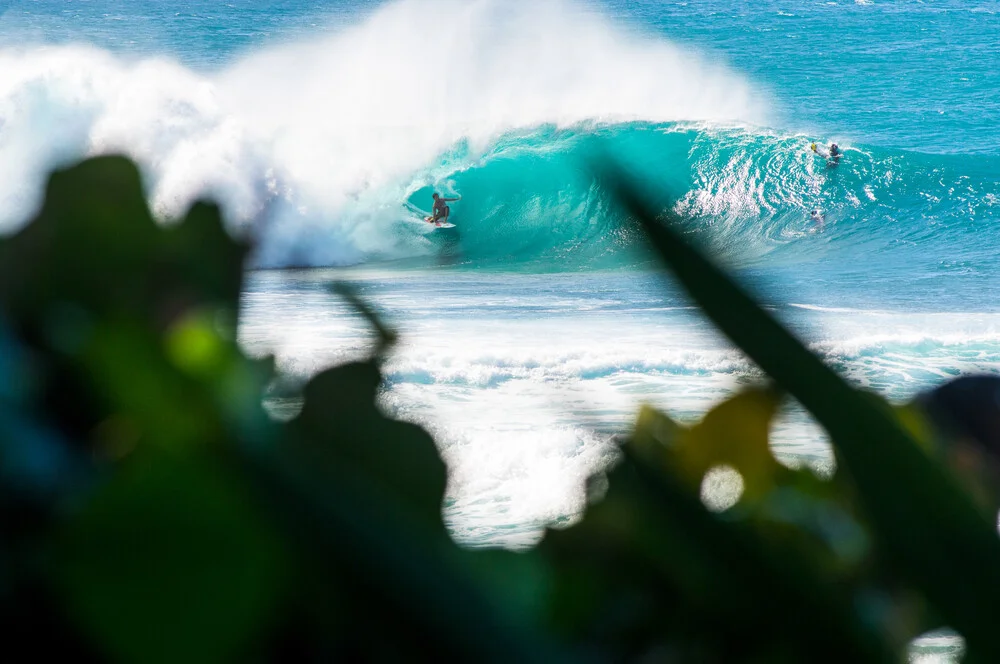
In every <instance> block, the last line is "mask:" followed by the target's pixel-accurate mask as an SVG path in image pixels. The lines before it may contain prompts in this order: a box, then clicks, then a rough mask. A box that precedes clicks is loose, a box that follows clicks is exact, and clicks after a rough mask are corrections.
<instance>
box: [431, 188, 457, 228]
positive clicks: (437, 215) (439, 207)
mask: <svg viewBox="0 0 1000 664" xmlns="http://www.w3.org/2000/svg"><path fill="white" fill-rule="evenodd" d="M432 198H433V199H434V208H433V209H432V213H433V216H432V217H431V218H430V219H429V220H428V221H430V222H431V223H432V224H439V223H448V215H450V214H451V208H450V207H448V203H453V202H454V201H457V200H459V198H461V197H459V198H445V197H444V196H438V195H437V193H436V192H435V194H434V195H433V196H432Z"/></svg>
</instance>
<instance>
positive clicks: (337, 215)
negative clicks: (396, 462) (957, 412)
mask: <svg viewBox="0 0 1000 664" xmlns="http://www.w3.org/2000/svg"><path fill="white" fill-rule="evenodd" d="M168 4H169V5H172V6H170V7H168V6H167V5H168ZM6 7H7V8H6V9H5V10H2V11H3V13H2V14H0V168H2V169H3V172H4V173H5V178H4V180H3V181H2V182H0V230H4V229H6V230H10V229H14V228H16V227H17V226H18V225H19V224H20V223H21V222H22V221H23V219H24V218H26V216H27V215H28V214H29V213H30V211H31V210H32V209H33V207H34V206H35V205H36V204H37V200H38V195H39V192H40V186H41V183H42V182H43V177H44V174H45V173H46V172H47V171H48V170H49V169H50V168H51V167H53V166H54V165H57V164H60V163H65V162H67V161H72V160H75V159H78V158H80V157H81V156H84V155H87V154H94V153H102V152H108V151H125V152H127V153H128V154H131V155H132V156H133V157H135V158H136V159H137V160H138V162H139V163H140V164H141V166H142V168H143V171H144V175H145V177H146V181H147V186H148V190H149V198H150V201H151V204H152V205H153V207H154V209H155V210H156V211H157V213H158V214H159V215H160V216H161V217H162V218H164V219H169V218H170V217H172V216H175V215H177V214H179V213H181V212H182V211H183V210H184V209H185V208H186V206H187V205H189V204H190V202H191V201H192V200H194V199H195V198H196V197H198V196H204V195H208V196H212V197H214V198H217V199H218V200H220V201H221V202H222V204H223V206H224V210H225V212H226V215H227V218H228V221H229V223H230V225H231V226H232V228H233V229H234V231H235V232H239V233H249V234H252V235H253V236H254V237H256V238H257V239H258V240H259V245H258V250H257V252H256V254H255V257H254V260H255V261H256V267H258V268H270V267H287V266H290V265H292V266H298V267H301V268H312V269H301V270H296V271H276V270H266V269H260V270H258V271H255V272H254V273H253V274H252V275H251V276H250V279H249V283H248V286H247V290H246V293H245V296H244V311H243V325H242V330H241V340H242V342H243V344H244V346H245V347H246V348H247V350H248V351H249V352H251V353H254V354H265V353H272V352H273V353H275V354H276V355H277V356H278V359H279V362H280V363H281V365H282V366H284V367H285V368H286V369H288V370H289V371H291V372H294V373H296V374H300V375H303V376H307V375H309V374H311V373H314V372H315V371H317V370H319V369H321V368H322V367H323V366H327V365H329V364H330V363H333V362H337V361H342V360H344V359H347V358H350V357H356V356H359V355H361V354H363V353H364V352H365V350H366V348H367V344H368V343H369V342H370V337H369V335H368V333H367V332H366V331H365V329H364V327H363V325H362V324H361V323H360V322H359V321H357V320H356V319H355V318H354V317H353V316H352V315H351V313H350V312H349V311H348V310H346V309H345V308H344V307H343V305H342V304H341V303H339V302H337V301H336V300H334V299H333V298H332V297H331V296H330V295H329V294H328V292H327V290H326V288H325V285H326V284H327V283H328V282H329V280H331V279H350V280H353V281H354V282H355V283H356V284H357V285H358V287H359V288H360V290H361V292H362V294H363V295H364V296H365V297H366V298H367V299H369V300H370V301H372V302H373V303H374V304H375V305H376V306H377V307H379V308H380V309H381V310H382V311H383V313H384V315H385V316H386V317H387V318H388V319H390V320H391V321H392V322H394V323H395V324H397V325H398V326H399V327H400V328H401V329H402V330H403V333H404V336H403V339H404V343H403V345H402V347H401V349H400V351H399V353H398V355H397V356H396V357H395V358H394V359H393V360H392V362H391V363H390V365H389V367H388V380H387V385H386V389H385V391H384V394H383V404H384V406H385V407H386V408H387V409H389V410H390V411H392V412H394V413H396V414H397V415H399V416H402V417H405V418H408V419H411V420H414V421H418V422H421V423H422V424H424V425H425V426H427V427H428V428H429V429H431V430H432V431H433V432H434V434H435V436H436V438H437V439H438V441H439V443H440V445H441V450H442V453H443V455H444V456H445V458H446V460H447V461H448V463H449V467H450V469H451V479H450V484H449V489H448V499H447V501H446V505H445V516H446V519H447V520H448V523H449V527H450V528H451V531H452V533H453V535H454V536H455V537H456V539H458V540H460V541H462V542H465V543H468V544H470V545H492V544H504V545H507V546H515V547H516V546H525V545H529V544H531V543H532V542H534V541H535V540H536V539H537V537H538V536H539V533H540V531H541V528H542V527H544V525H545V524H550V523H565V522H568V521H571V520H572V519H574V518H576V517H577V516H578V515H579V514H580V512H581V510H582V509H583V501H584V498H583V493H582V482H583V479H584V478H585V477H586V476H587V475H588V474H590V473H593V472H596V471H599V470H600V469H602V468H604V467H606V466H607V464H609V463H611V462H612V461H613V460H614V458H615V445H614V443H613V440H612V436H613V434H615V433H619V432H622V431H625V430H627V428H628V426H629V423H630V421H631V420H632V418H633V417H634V414H635V410H636V408H637V406H638V404H639V403H641V402H643V401H649V402H653V403H656V404H658V405H660V406H662V407H664V408H666V409H667V410H669V411H670V412H672V413H673V414H675V415H677V416H678V417H681V418H688V419H690V418H693V417H696V416H697V415H698V413H701V412H703V411H704V410H705V409H706V408H707V407H709V406H710V405H711V404H712V403H713V402H714V401H716V400H718V399H720V398H722V397H723V396H725V395H726V394H728V393H730V392H731V391H732V390H733V389H735V388H737V387H738V386H739V385H741V384H745V383H747V382H752V381H754V380H756V379H757V378H759V376H758V374H757V372H756V370H755V368H754V367H753V366H751V365H750V364H749V363H748V362H747V361H746V360H745V358H743V357H742V356H741V355H740V354H739V353H737V352H736V351H734V350H733V349H732V348H730V347H729V346H728V345H727V344H726V343H725V342H724V341H723V340H721V339H719V338H718V336H717V335H716V334H715V333H714V331H713V330H712V329H711V328H710V327H708V326H707V325H706V324H705V322H704V321H703V320H702V319H701V318H700V317H699V316H698V314H697V312H696V311H694V310H693V309H692V308H691V307H690V305H689V303H688V302H687V301H686V300H685V299H684V298H683V296H682V295H681V294H679V293H678V292H677V291H676V289H674V288H673V287H672V286H671V285H670V284H669V282H666V281H664V280H663V279H662V278H661V277H660V276H659V275H657V274H655V273H653V272H651V271H650V262H649V256H648V255H646V254H645V253H644V252H643V250H642V248H641V247H640V246H638V245H637V242H636V238H635V236H634V233H633V232H632V231H630V230H629V228H628V226H627V225H624V224H623V223H622V219H621V215H620V213H619V211H618V210H617V209H616V207H615V205H614V204H613V202H612V201H611V200H609V198H608V197H607V195H606V192H604V191H603V190H602V188H601V187H600V186H599V184H598V183H597V181H596V179H595V178H594V177H593V174H592V173H591V172H590V170H589V167H588V165H587V164H588V161H587V160H588V158H590V157H592V156H593V155H594V154H597V153H599V152H600V151H602V150H603V151H609V152H611V153H612V154H614V155H616V156H617V157H618V158H619V159H620V160H621V161H622V162H624V163H627V164H628V165H629V166H630V167H631V168H634V169H635V170H636V172H637V173H639V174H640V175H641V177H643V178H644V181H645V182H647V183H648V185H649V187H650V189H651V191H655V192H657V195H662V196H663V200H664V204H665V205H667V206H670V207H672V208H673V209H674V210H675V211H676V212H678V213H680V214H681V215H682V216H683V218H684V224H685V231H686V232H687V233H688V234H689V235H690V236H691V237H692V238H694V239H697V240H698V241H700V242H703V243H704V244H706V245H707V246H709V247H711V248H712V249H713V250H715V251H716V253H717V255H719V256H720V257H721V259H722V260H724V261H726V262H727V263H728V264H729V265H730V266H731V267H732V268H733V269H734V270H735V271H737V272H738V273H739V274H740V275H741V276H742V277H743V278H744V279H745V280H746V281H747V283H749V284H750V286H751V287H752V288H753V289H754V290H756V291H757V292H758V293H759V294H760V297H761V298H762V299H763V300H764V301H765V302H766V303H767V304H768V305H769V306H771V307H773V308H774V310H775V311H776V312H777V313H778V315H779V316H781V317H782V318H783V319H784V320H786V321H787V322H788V323H789V325H791V326H792V327H793V328H794V329H795V330H796V331H798V332H799V333H800V334H801V335H802V336H803V337H804V338H806V339H807V340H808V341H809V342H810V344H811V346H812V347H813V349H814V350H815V351H816V352H817V353H819V354H821V355H822V356H823V357H824V358H825V359H826V360H827V361H828V362H829V363H830V364H832V365H833V366H834V367H836V368H837V369H838V370H839V371H840V372H842V373H843V374H844V375H845V376H847V377H848V378H849V379H850V380H852V381H853V382H855V383H856V384H858V385H863V386H866V387H870V388H872V389H875V390H877V391H879V392H881V393H882V394H884V395H886V396H887V397H889V398H891V399H893V400H895V401H903V400H906V399H908V398H910V397H912V395H914V394H915V393H917V392H919V391H920V390H923V389H927V388H929V387H931V386H934V385H936V384H939V383H940V382H941V381H943V380H945V379H947V378H949V377H951V376H955V375H959V374H961V373H963V372H972V371H991V372H996V371H998V370H1000V327H998V326H1000V307H998V305H997V300H996V297H995V294H996V292H997V288H996V287H997V284H998V277H1000V275H998V262H997V260H996V258H995V255H996V249H997V247H998V240H1000V227H998V221H1000V131H998V129H997V127H1000V95H998V94H997V93H996V91H997V89H1000V67H998V64H1000V56H998V51H997V47H996V35H998V34H1000V2H995V1H994V2H987V1H979V2H958V1H955V0H936V1H935V2H933V3H931V2H926V3H924V2H918V1H916V2H904V1H896V2H889V1H882V0H864V1H862V0H858V1H856V2H844V1H840V2H797V3H790V2H788V3H785V2H773V1H771V0H765V1H763V2H757V3H752V4H751V3H745V2H734V1H723V0H703V1H700V2H664V1H659V0H639V1H635V0H632V1H629V2H623V1H618V0H608V1H606V2H586V3H585V2H500V1H499V0H497V1H495V2H491V1H482V2H458V1H454V2H453V1H448V0H429V1H426V2H422V1H417V0H402V1H400V2H391V3H378V2H358V1H354V2H326V3H324V2H316V1H310V2H304V1H297V0H296V1H293V0H288V1H285V2H266V3H265V2H259V1H256V0H252V1H251V0H242V1H241V0H232V1H230V2H208V1H185V2H183V3H162V2H158V1H157V2H154V1H151V0H139V1H136V0H132V1H130V2H124V1H112V0H75V1H74V2H63V1H61V0H59V1H57V0H32V1H28V0H14V1H13V3H12V4H8V5H7V6H6ZM813 142H816V143H819V144H820V145H827V144H829V143H830V142H837V143H838V144H839V145H840V146H841V147H842V148H843V149H844V151H845V155H844V157H843V158H842V159H841V160H840V162H839V163H837V164H835V165H831V164H830V163H828V162H827V160H826V159H824V158H822V157H820V156H818V155H816V154H815V153H813V152H812V151H811V150H810V147H809V146H810V144H811V143H813ZM435 190H436V191H441V192H444V193H446V194H458V195H461V196H462V200H461V201H460V202H458V203H455V204H453V217H452V219H453V221H455V222H456V224H457V228H456V229H455V230H454V231H433V230H431V229H430V228H429V227H428V226H426V225H425V224H423V223H422V222H421V221H420V212H419V210H426V209H428V208H429V207H430V202H431V201H430V194H431V193H432V191H435ZM812 210H819V211H820V212H821V214H822V215H823V218H824V221H823V227H822V229H818V228H816V226H815V224H814V223H813V222H812V221H811V220H810V212H811V211H812ZM268 406H269V408H271V409H272V410H273V411H274V413H275V415H276V416H279V417H285V416H288V415H289V414H291V413H294V412H295V408H296V405H295V403H293V402H281V401H277V400H275V401H270V402H269V404H268ZM775 441H776V442H775V449H776V451H777V452H778V453H779V455H781V457H782V458H783V459H785V460H787V461H789V462H790V463H810V464H814V465H816V466H818V467H821V468H827V469H828V468H829V466H830V464H831V463H832V461H831V460H830V455H829V450H828V448H827V446H826V444H825V442H824V439H823V435H822V432H820V431H818V430H817V429H816V428H815V427H814V426H813V425H812V424H811V422H810V420H809V419H808V417H807V416H806V414H804V413H802V412H801V411H799V410H796V409H795V408H790V409H789V411H788V412H787V413H786V414H785V415H784V416H783V419H782V421H781V422H780V423H779V425H778V426H777V427H776V429H775ZM949 647H951V646H949Z"/></svg>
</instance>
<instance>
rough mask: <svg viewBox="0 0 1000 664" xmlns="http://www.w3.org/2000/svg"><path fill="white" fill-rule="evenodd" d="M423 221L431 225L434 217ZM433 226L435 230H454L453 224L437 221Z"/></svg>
mask: <svg viewBox="0 0 1000 664" xmlns="http://www.w3.org/2000/svg"><path fill="white" fill-rule="evenodd" d="M424 221H426V222H427V223H432V222H433V221H434V217H424ZM434 226H435V227H437V228H454V227H455V224H449V223H448V222H447V221H439V222H437V223H436V224H434Z"/></svg>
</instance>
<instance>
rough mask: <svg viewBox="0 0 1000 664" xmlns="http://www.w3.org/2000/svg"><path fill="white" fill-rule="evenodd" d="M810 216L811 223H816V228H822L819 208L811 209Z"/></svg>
mask: <svg viewBox="0 0 1000 664" xmlns="http://www.w3.org/2000/svg"><path fill="white" fill-rule="evenodd" d="M810 216H811V217H812V221H813V224H815V225H816V230H818V231H821V230H823V221H824V219H823V213H822V212H820V211H819V210H813V211H812V214H811V215H810Z"/></svg>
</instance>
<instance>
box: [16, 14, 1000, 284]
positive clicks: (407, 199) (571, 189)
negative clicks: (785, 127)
mask: <svg viewBox="0 0 1000 664" xmlns="http://www.w3.org/2000/svg"><path fill="white" fill-rule="evenodd" d="M434 15H447V16H448V17H449V20H448V21H447V22H444V23H436V24H435V34H436V48H428V47H427V43H426V27H425V23H426V22H427V20H428V17H430V16H434ZM768 119H769V111H768V108H767V103H766V101H765V99H764V97H763V96H762V95H761V94H760V93H759V92H758V91H756V90H755V89H754V87H753V86H752V85H750V84H749V83H748V82H746V81H745V80H743V79H742V78H741V77H739V76H738V75H737V74H735V73H733V72H731V71H729V70H728V69H726V68H725V67H724V66H722V65H720V64H718V63H715V62H712V61H711V60H710V59H709V58H708V57H706V56H703V55H698V54H695V53H693V52H691V51H689V50H686V49H683V48H681V47H678V46H676V45H674V44H673V43H671V42H669V41H667V40H665V39H663V38H662V37H659V36H655V35H648V34H644V33H640V32H638V31H637V30H634V29H630V28H627V27H623V26H620V25H617V24H614V23H613V22H612V21H611V20H609V19H608V18H606V17H604V16H602V15H600V14H599V13H595V12H594V11H592V10H591V9H589V8H588V7H586V6H581V5H577V4H573V3H569V2H560V1H552V2H541V3H538V2H534V3H529V2H518V1H513V2H500V1H499V0H479V1H476V2H471V3H470V2H459V1H458V0H402V1H401V2H396V3H393V4H390V5H387V6H385V7H384V8H382V9H380V10H378V11H376V12H374V13H373V14H371V15H370V16H368V17H367V18H365V19H364V20H363V21H361V22H360V23H358V24H356V25H354V26H351V27H348V28H345V29H342V30H340V31H337V32H334V33H332V34H330V35H328V36H326V37H323V38H320V39H316V40H313V41H309V42H300V43H296V44H288V45H284V46H280V47H274V48H270V49H268V50H265V51H263V52H260V53H257V54H254V55H251V56H249V57H246V58H245V59H243V60H241V61H239V62H236V63H234V64H233V65H231V66H228V67H227V68H225V69H223V70H221V71H217V72H213V73H208V74H205V73H197V72H194V71H191V70H189V69H186V68H184V67H182V66H181V65H179V64H177V63H176V62H174V61H171V60H169V59H162V58H147V59H143V60H126V59H123V58H120V57H118V56H115V55H113V54H111V53H108V52H105V51H101V50H99V49H94V48H91V47H86V46H60V47H45V46H24V47H22V48H19V49H6V50H0V168H2V169H3V171H4V173H5V177H4V179H3V181H0V230H2V229H8V230H9V229H12V228H15V227H16V226H17V224H18V223H20V222H21V221H23V220H24V219H25V218H26V217H27V216H28V215H29V214H30V211H31V210H32V209H33V208H34V206H35V205H37V202H38V199H39V196H40V189H41V184H42V182H43V179H44V176H45V174H46V173H47V172H48V170H49V169H51V168H52V167H53V166H56V165H58V164H60V163H64V162H67V161H72V160H75V159H78V158H80V157H83V156H86V155H90V154H100V153H108V152H124V153H126V154H128V155H130V156H132V157H133V158H135V159H136V160H137V161H138V162H139V163H140V165H141V166H142V168H143V170H144V173H145V175H146V178H147V182H148V186H149V197H150V200H151V203H152V205H153V208H154V210H155V211H156V213H157V214H158V215H159V216H160V217H162V218H164V219H169V218H171V217H176V216H178V215H179V214H181V213H182V212H183V210H184V209H185V208H186V207H187V206H188V205H190V203H191V202H192V201H193V200H194V199H195V198H197V197H201V196H210V197H213V198H216V199H217V200H219V201H220V202H221V203H222V204H223V208H224V210H225V213H226V215H227V217H228V219H229V220H230V222H231V224H232V225H233V227H234V228H237V229H245V230H247V231H248V232H253V233H255V234H256V235H257V237H258V239H259V243H258V252H257V255H256V260H257V263H258V264H259V265H262V266H282V265H291V264H295V265H341V264H351V263H358V262H365V261H399V260H401V259H402V260H411V261H418V262H419V261H422V260H423V261H426V260H438V259H439V258H440V257H441V256H445V257H447V258H448V259H449V260H451V261H454V262H457V263H459V264H469V265H474V266H483V265H518V266H525V265H531V266H536V267H538V268H539V269H580V268H585V267H593V266H617V265H628V264H634V263H636V262H641V261H642V260H644V258H643V257H642V256H641V255H640V254H638V253H637V251H636V249H635V247H636V238H634V237H633V236H632V233H631V232H630V231H629V230H628V227H627V226H626V225H624V224H622V223H621V222H622V219H621V218H620V215H619V213H618V211H617V210H616V208H615V206H614V205H613V204H612V203H611V201H610V200H609V198H608V197H607V196H606V195H605V192H603V191H601V189H600V187H599V186H598V185H597V183H596V182H595V180H594V178H593V177H592V175H591V174H590V173H589V171H588V170H587V167H588V159H589V158H591V157H593V155H594V154H597V153H598V152H599V151H607V152H610V153H612V154H615V155H616V156H617V157H618V158H619V159H620V160H622V161H623V162H625V163H628V164H629V165H630V166H634V167H635V168H636V169H637V171H638V172H641V173H642V174H643V176H644V178H646V179H647V180H648V182H649V186H651V187H655V188H657V190H659V191H663V192H668V193H670V194H671V196H672V197H673V200H674V201H675V202H676V210H677V211H678V212H680V213H682V214H683V216H684V217H685V219H686V220H687V223H688V224H689V226H688V228H689V230H690V232H692V233H696V234H698V233H701V234H703V235H704V236H705V238H707V239H710V241H711V242H712V243H714V244H715V245H717V247H718V248H719V249H721V250H723V251H725V252H727V253H728V254H730V255H732V256H733V257H734V258H735V259H736V260H739V261H743V262H745V263H750V264H752V263H754V262H757V261H761V260H764V261H774V260H778V261H798V260H809V259H815V258H817V257H830V256H831V255H834V256H835V255H836V253H837V251H844V252H851V253H852V254H856V253H857V252H858V251H864V252H866V255H876V254H883V253H885V252H890V251H896V254H899V253H900V252H902V253H905V252H906V251H907V250H906V247H908V246H922V247H923V248H924V249H927V250H932V249H933V247H934V246H935V245H937V244H938V243H942V244H940V245H939V246H941V247H945V246H947V247H948V251H947V255H948V257H949V260H955V261H963V260H968V261H972V262H975V261H978V260H981V259H982V260H985V259H986V253H988V252H987V250H988V247H989V246H990V245H992V244H993V241H992V240H991V241H989V242H986V241H983V240H982V234H983V233H986V234H987V235H988V236H989V237H990V238H992V237H993V234H994V233H995V231H994V229H993V225H994V224H993V223H992V222H993V221H995V219H996V212H997V209H998V207H997V206H998V202H1000V201H998V196H1000V184H998V183H997V181H996V178H995V175H993V174H994V173H996V172H997V170H998V166H1000V163H998V161H997V159H996V158H992V157H982V156H978V157H977V156H963V155H955V156H937V155H924V154H920V153H919V152H910V151H901V150H896V151H892V150H886V149H874V148H867V147H864V146H851V145H847V146H846V147H847V152H846V156H845V157H844V158H843V160H842V161H841V163H840V164H839V165H838V166H836V167H834V168H831V167H828V166H827V164H826V162H825V160H823V159H821V158H819V157H818V156H816V155H815V154H813V153H812V152H811V151H810V150H808V143H809V142H810V140H812V139H811V138H810V137H806V136H799V135H795V136H792V135H787V134H781V133H776V132H768V131H763V130H761V129H757V128H756V127H762V126H765V125H766V124H767V123H768ZM432 190H438V191H442V192H444V193H446V194H448V193H457V194H460V195H461V196H462V200H461V202H459V203H457V204H455V205H454V208H453V209H454V217H453V220H454V221H455V222H457V225H458V228H457V229H456V230H455V231H451V232H447V233H445V232H443V231H435V232H433V233H431V232H430V228H429V227H428V226H427V225H426V224H423V223H422V222H421V221H420V217H421V214H422V213H421V212H419V210H421V209H422V210H426V209H427V208H428V207H430V194H431V192H432ZM812 209H819V210H820V211H821V212H822V214H823V215H824V217H825V228H824V230H823V233H811V232H810V231H811V230H813V226H812V223H811V222H810V220H809V211H810V210H812ZM706 230H707V231H708V232H705V231H706ZM970 231H974V233H973V232H970ZM956 234H957V235H958V236H960V237H958V240H957V242H952V240H953V239H954V236H956ZM956 247H957V250H956ZM831 252H832V253H831ZM845 255H850V254H847V253H845Z"/></svg>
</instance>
